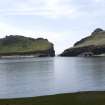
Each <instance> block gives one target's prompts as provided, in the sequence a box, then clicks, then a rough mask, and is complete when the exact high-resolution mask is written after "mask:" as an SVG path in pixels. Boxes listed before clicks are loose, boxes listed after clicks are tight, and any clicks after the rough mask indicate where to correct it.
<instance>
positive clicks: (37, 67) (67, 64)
mask: <svg viewBox="0 0 105 105" xmlns="http://www.w3.org/2000/svg"><path fill="white" fill-rule="evenodd" d="M85 90H86V91H88V90H91V91H92V90H105V57H90V58H79V57H78V58H69V57H65V58H64V57H55V58H27V59H1V60H0V98H11V97H30V96H40V95H48V94H56V93H66V92H77V91H85Z"/></svg>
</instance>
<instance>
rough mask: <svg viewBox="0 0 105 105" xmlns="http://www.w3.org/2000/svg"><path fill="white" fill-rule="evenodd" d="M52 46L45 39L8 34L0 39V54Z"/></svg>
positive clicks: (43, 48) (38, 49) (32, 50)
mask: <svg viewBox="0 0 105 105" xmlns="http://www.w3.org/2000/svg"><path fill="white" fill-rule="evenodd" d="M52 46H53V44H52V43H50V42H49V41H48V40H47V39H43V38H38V39H33V38H28V37H24V36H18V35H16V36H13V35H10V36H6V37H5V38H2V39H0V54H2V53H22V52H36V51H45V50H48V49H50V48H51V47H52Z"/></svg>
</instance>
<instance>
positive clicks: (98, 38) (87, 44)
mask: <svg viewBox="0 0 105 105" xmlns="http://www.w3.org/2000/svg"><path fill="white" fill-rule="evenodd" d="M101 54H105V31H104V30H102V29H100V28H97V29H96V30H95V31H94V32H92V34H91V35H90V36H88V37H86V38H83V39H81V40H80V41H78V42H76V43H75V44H74V46H73V47H72V48H69V49H66V50H65V51H64V52H63V53H62V54H60V56H99V55H101Z"/></svg>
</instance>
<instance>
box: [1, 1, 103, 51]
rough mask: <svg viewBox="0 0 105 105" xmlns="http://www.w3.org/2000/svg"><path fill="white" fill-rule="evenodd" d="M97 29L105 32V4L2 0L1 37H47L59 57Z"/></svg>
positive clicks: (96, 2)
mask: <svg viewBox="0 0 105 105" xmlns="http://www.w3.org/2000/svg"><path fill="white" fill-rule="evenodd" d="M95 28H103V29H105V0H0V37H4V36H5V35H10V34H12V35H13V34H19V35H25V36H30V37H34V38H37V37H44V38H47V39H49V41H51V42H53V43H54V45H55V49H56V52H57V53H60V52H62V51H63V50H64V49H65V48H68V47H70V46H72V45H73V44H74V42H76V41H78V40H79V39H81V38H83V37H85V36H87V35H89V34H90V33H91V32H92V31H93V30H94V29H95Z"/></svg>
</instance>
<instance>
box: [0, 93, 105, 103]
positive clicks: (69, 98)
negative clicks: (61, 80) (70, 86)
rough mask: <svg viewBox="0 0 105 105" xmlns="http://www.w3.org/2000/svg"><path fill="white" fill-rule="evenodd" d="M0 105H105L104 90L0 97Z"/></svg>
mask: <svg viewBox="0 0 105 105" xmlns="http://www.w3.org/2000/svg"><path fill="white" fill-rule="evenodd" d="M0 105H105V92H80V93H68V94H58V95H50V96H41V97H32V98H18V99H1V100H0Z"/></svg>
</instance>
